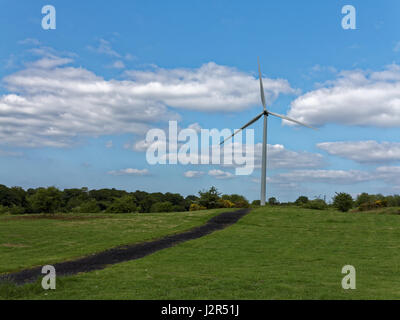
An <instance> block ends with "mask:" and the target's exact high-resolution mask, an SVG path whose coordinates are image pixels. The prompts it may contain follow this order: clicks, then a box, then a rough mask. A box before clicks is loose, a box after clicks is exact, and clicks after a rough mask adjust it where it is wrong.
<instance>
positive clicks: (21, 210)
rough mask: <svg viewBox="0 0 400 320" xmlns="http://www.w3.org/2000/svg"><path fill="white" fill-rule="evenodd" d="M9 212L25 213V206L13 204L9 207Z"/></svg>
mask: <svg viewBox="0 0 400 320" xmlns="http://www.w3.org/2000/svg"><path fill="white" fill-rule="evenodd" d="M8 212H9V213H11V214H24V213H25V209H24V208H23V207H20V206H15V205H13V206H11V208H9V209H8Z"/></svg>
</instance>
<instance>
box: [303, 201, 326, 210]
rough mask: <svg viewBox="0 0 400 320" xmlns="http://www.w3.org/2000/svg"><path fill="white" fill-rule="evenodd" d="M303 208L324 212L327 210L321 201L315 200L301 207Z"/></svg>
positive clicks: (324, 203)
mask: <svg viewBox="0 0 400 320" xmlns="http://www.w3.org/2000/svg"><path fill="white" fill-rule="evenodd" d="M303 207H304V208H307V209H315V210H325V209H327V208H328V205H327V204H326V202H325V201H324V200H322V199H315V200H310V201H308V202H307V203H305V204H304V205H303Z"/></svg>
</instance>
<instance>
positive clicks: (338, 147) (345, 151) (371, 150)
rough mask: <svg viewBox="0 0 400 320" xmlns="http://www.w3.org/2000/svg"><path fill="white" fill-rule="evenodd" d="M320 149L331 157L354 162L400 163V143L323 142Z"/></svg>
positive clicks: (372, 141)
mask: <svg viewBox="0 0 400 320" xmlns="http://www.w3.org/2000/svg"><path fill="white" fill-rule="evenodd" d="M317 146H318V148H320V149H322V150H325V151H326V152H328V153H329V154H331V155H335V156H339V157H342V158H345V159H350V160H354V161H356V162H359V163H380V162H381V163H382V162H394V161H400V143H399V142H381V143H379V142H377V141H374V140H368V141H344V142H323V143H318V144H317Z"/></svg>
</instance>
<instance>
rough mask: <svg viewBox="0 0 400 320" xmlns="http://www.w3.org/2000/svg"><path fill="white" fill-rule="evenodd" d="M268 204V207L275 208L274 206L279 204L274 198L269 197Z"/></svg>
mask: <svg viewBox="0 0 400 320" xmlns="http://www.w3.org/2000/svg"><path fill="white" fill-rule="evenodd" d="M268 204H269V205H270V206H276V205H278V204H279V201H278V200H276V198H275V197H271V198H269V199H268Z"/></svg>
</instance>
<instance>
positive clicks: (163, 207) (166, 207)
mask: <svg viewBox="0 0 400 320" xmlns="http://www.w3.org/2000/svg"><path fill="white" fill-rule="evenodd" d="M150 211H151V212H172V211H174V205H173V204H172V203H171V202H169V201H163V202H156V203H154V204H153V205H152V206H151V210H150Z"/></svg>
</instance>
